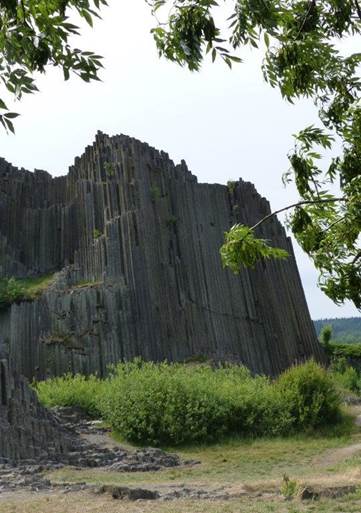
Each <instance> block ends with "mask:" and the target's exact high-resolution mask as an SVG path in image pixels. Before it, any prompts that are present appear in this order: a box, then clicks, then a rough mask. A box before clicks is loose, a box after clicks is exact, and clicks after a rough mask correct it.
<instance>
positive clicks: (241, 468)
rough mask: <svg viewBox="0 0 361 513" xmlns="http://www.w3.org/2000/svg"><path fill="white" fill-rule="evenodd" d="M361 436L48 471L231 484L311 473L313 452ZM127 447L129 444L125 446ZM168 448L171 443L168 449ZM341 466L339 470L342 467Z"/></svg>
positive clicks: (253, 443) (81, 477)
mask: <svg viewBox="0 0 361 513" xmlns="http://www.w3.org/2000/svg"><path fill="white" fill-rule="evenodd" d="M358 439H359V440H360V442H361V435H360V436H359V435H356V434H354V435H348V434H345V435H344V436H340V437H316V438H315V437H307V436H298V437H290V438H287V439H282V438H279V439H258V440H240V439H232V440H227V441H225V442H223V443H221V444H216V445H209V446H203V447H202V446H200V447H197V446H195V447H189V448H182V449H181V450H179V449H178V450H177V454H179V455H180V456H181V458H182V459H183V460H195V461H199V462H201V463H200V464H197V465H194V466H191V467H188V466H187V467H179V468H177V467H174V468H170V469H167V470H163V471H162V472H147V473H144V472H131V473H121V474H119V473H117V472H108V471H99V470H98V469H86V470H75V469H71V468H64V469H60V470H58V471H56V472H54V473H52V474H51V479H52V480H55V481H56V482H64V481H66V482H72V483H77V482H83V481H85V482H87V483H92V484H97V485H98V484H114V485H126V486H128V485H129V486H143V487H144V486H149V484H153V485H157V484H159V483H162V484H163V485H165V484H174V483H187V484H188V485H189V484H193V485H195V484H197V485H199V486H208V487H212V486H214V487H215V486H219V485H233V484H236V483H239V482H242V483H246V484H251V483H254V482H257V483H258V482H264V481H269V482H271V481H272V482H274V481H280V480H281V479H282V477H283V475H284V474H285V473H287V474H288V475H290V476H292V478H297V479H299V478H303V477H305V476H308V477H309V476H310V475H311V474H310V469H311V468H312V469H315V473H314V475H315V476H316V475H318V473H319V471H320V469H317V464H316V463H315V462H316V461H317V459H318V457H319V456H320V455H321V454H323V453H325V452H326V451H331V450H333V449H336V448H340V447H345V446H347V445H349V444H350V442H351V440H352V441H355V440H358ZM129 447H130V446H128V448H129ZM168 450H169V451H170V452H172V451H175V449H174V448H168ZM343 470H344V469H343Z"/></svg>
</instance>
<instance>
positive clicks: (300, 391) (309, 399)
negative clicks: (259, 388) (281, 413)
mask: <svg viewBox="0 0 361 513" xmlns="http://www.w3.org/2000/svg"><path fill="white" fill-rule="evenodd" d="M277 386H278V387H279V389H280V391H281V394H282V396H283V397H284V400H285V403H286V408H287V410H288V411H289V412H290V414H291V417H292V423H293V426H294V427H295V428H296V429H297V430H300V429H307V428H316V427H319V426H322V425H327V424H328V423H334V422H336V421H337V420H338V418H339V415H340V402H341V399H340V396H339V394H338V392H337V390H336V388H335V385H334V383H333V381H332V379H331V377H330V376H329V375H328V373H327V371H326V370H325V369H323V368H322V367H320V366H319V365H317V364H316V363H315V362H314V361H312V360H311V361H309V362H307V363H305V364H304V365H299V366H297V367H292V368H290V369H289V370H287V371H286V372H284V373H283V374H282V375H281V376H280V378H279V379H278V382H277Z"/></svg>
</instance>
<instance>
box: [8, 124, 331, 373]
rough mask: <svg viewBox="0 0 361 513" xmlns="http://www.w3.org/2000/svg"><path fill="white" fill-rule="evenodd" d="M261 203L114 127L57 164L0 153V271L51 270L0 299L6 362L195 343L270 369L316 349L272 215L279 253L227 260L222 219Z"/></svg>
mask: <svg viewBox="0 0 361 513" xmlns="http://www.w3.org/2000/svg"><path fill="white" fill-rule="evenodd" d="M268 212H269V205H268V202H267V201H266V200H265V199H263V198H261V197H260V196H259V195H258V194H257V192H256V190H255V188H254V186H253V185H252V184H250V183H245V182H243V181H242V180H240V181H239V182H237V183H235V184H233V186H232V187H231V188H229V187H228V188H227V187H226V186H223V185H217V184H199V183H197V179H196V177H195V176H193V175H192V174H191V173H190V171H188V169H187V167H186V164H185V163H184V162H183V161H182V163H181V164H180V165H177V166H175V165H174V164H173V162H172V161H171V160H170V159H169V157H168V155H167V154H165V153H163V152H158V151H156V150H155V149H153V148H151V147H149V146H148V145H147V144H144V143H141V142H139V141H137V140H134V139H131V138H129V137H126V136H123V135H121V136H115V137H108V136H106V135H104V134H102V133H98V135H97V137H96V141H95V143H94V145H93V146H91V147H87V149H86V151H85V153H84V154H83V155H82V157H80V158H77V159H76V160H75V163H74V166H73V167H71V168H70V171H69V174H68V175H67V176H62V177H58V178H52V177H51V176H50V175H49V174H48V173H46V172H44V171H35V172H34V173H30V172H28V171H25V170H19V169H17V168H14V167H12V166H11V165H10V164H8V163H7V162H5V161H4V160H0V276H17V277H24V276H35V275H41V274H48V273H53V272H57V273H58V274H57V275H56V276H57V277H56V280H55V282H54V284H53V285H52V286H51V287H49V289H48V290H47V291H46V292H45V293H44V294H43V295H42V296H41V297H40V298H39V299H37V300H36V301H33V302H23V303H20V304H14V305H12V306H11V307H10V308H8V309H5V310H2V311H0V334H1V336H2V337H3V339H4V340H5V341H6V344H7V347H8V350H9V354H10V359H11V362H12V365H13V366H14V368H15V370H16V371H17V372H18V373H20V374H24V375H25V376H27V377H28V378H33V377H35V378H42V377H44V376H48V375H54V374H61V373H64V372H69V371H70V372H84V373H91V372H98V373H99V374H104V373H105V371H106V368H107V366H108V365H109V364H110V363H113V362H117V361H119V360H121V359H129V358H133V357H135V356H142V357H144V358H146V359H152V360H163V359H169V360H184V359H187V358H190V357H192V356H193V357H194V356H201V355H202V356H206V357H208V358H212V359H215V360H231V361H237V362H243V363H244V364H245V365H247V366H248V367H250V368H251V369H252V370H253V371H254V372H259V373H267V374H271V375H275V374H277V373H279V372H280V371H281V370H282V369H284V368H286V367H288V366H289V365H290V364H292V363H293V362H296V361H301V360H303V359H305V358H309V357H310V356H314V357H315V358H316V359H322V352H321V349H320V346H319V344H318V342H317V339H316V334H315V330H314V327H313V324H312V322H311V319H310V316H309V313H308V309H307V304H306V301H305V297H304V293H303V290H302V285H301V282H300V278H299V274H298V270H297V266H296V262H295V259H294V256H293V250H292V246H291V242H290V240H289V239H288V238H287V237H286V236H285V232H284V229H283V227H282V226H281V224H280V223H279V222H278V220H277V219H275V218H273V219H271V220H270V221H268V222H267V223H264V225H262V228H261V230H260V232H259V233H260V235H262V236H264V237H265V238H267V239H272V241H273V242H274V244H275V245H277V246H280V247H283V248H286V249H287V250H288V251H289V253H290V258H289V259H288V260H287V261H284V262H273V261H270V262H266V263H264V264H260V265H258V266H257V267H256V269H255V270H244V271H242V272H241V274H240V275H239V276H235V275H233V274H232V273H231V272H230V271H228V270H224V269H222V265H221V261H220V257H219V247H220V246H221V244H222V241H223V234H224V231H225V230H227V229H228V228H229V227H230V226H231V225H232V224H234V223H235V222H242V223H246V224H248V223H249V224H254V223H255V222H256V221H257V220H259V219H260V218H261V217H263V216H264V215H265V214H267V213H268Z"/></svg>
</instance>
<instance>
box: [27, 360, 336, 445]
mask: <svg viewBox="0 0 361 513" xmlns="http://www.w3.org/2000/svg"><path fill="white" fill-rule="evenodd" d="M36 388H37V390H38V393H39V396H40V399H41V400H42V402H43V403H44V404H46V405H47V406H54V405H62V406H80V407H82V408H83V409H84V410H86V411H87V412H89V413H91V414H94V415H101V416H102V417H103V418H104V419H105V420H106V421H107V422H109V423H110V425H111V426H112V428H113V429H114V430H116V431H118V432H119V434H120V435H121V436H122V437H123V438H125V439H127V440H128V441H130V442H133V443H137V444H151V445H179V444H184V443H194V442H212V441H217V440H219V439H221V438H222V437H224V436H229V435H238V436H239V435H240V436H251V437H256V436H280V435H287V434H290V433H292V432H295V431H302V430H305V429H310V428H315V427H318V426H322V425H323V424H326V423H328V422H330V423H332V422H336V421H337V420H338V417H339V403H340V400H339V397H338V394H337V392H336V387H335V384H334V381H333V379H332V378H331V376H330V375H329V374H328V373H327V372H326V371H325V370H324V369H322V368H321V367H320V366H318V365H317V364H316V363H314V362H308V363H306V364H304V365H302V366H299V367H293V368H292V369H290V370H288V371H287V372H285V373H284V374H282V375H281V376H280V378H279V379H278V380H276V381H275V382H273V381H271V380H270V379H269V378H266V377H264V376H256V377H254V376H252V375H251V374H250V372H249V370H248V369H246V368H245V367H242V366H235V365H228V366H224V367H221V368H212V367H211V366H209V365H206V364H203V365H185V364H167V363H161V364H156V363H149V362H148V363H146V362H143V361H141V360H134V361H133V362H130V363H121V364H118V365H116V366H114V367H113V368H112V369H111V373H110V376H109V377H108V378H107V379H106V380H99V379H98V378H96V377H90V378H85V377H82V376H75V377H71V376H65V377H64V378H55V379H52V380H50V381H47V382H42V383H38V384H37V385H36Z"/></svg>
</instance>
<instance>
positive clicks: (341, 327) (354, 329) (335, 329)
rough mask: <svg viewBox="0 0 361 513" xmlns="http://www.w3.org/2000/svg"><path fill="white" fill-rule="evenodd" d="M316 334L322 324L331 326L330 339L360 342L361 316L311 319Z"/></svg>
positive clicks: (343, 341)
mask: <svg viewBox="0 0 361 513" xmlns="http://www.w3.org/2000/svg"><path fill="white" fill-rule="evenodd" d="M313 322H314V324H315V328H316V332H317V335H319V334H320V332H321V330H322V328H323V326H325V325H327V324H329V325H330V326H332V340H334V341H337V342H342V343H343V344H354V343H355V342H359V343H361V317H348V318H340V319H319V320H317V321H313Z"/></svg>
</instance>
